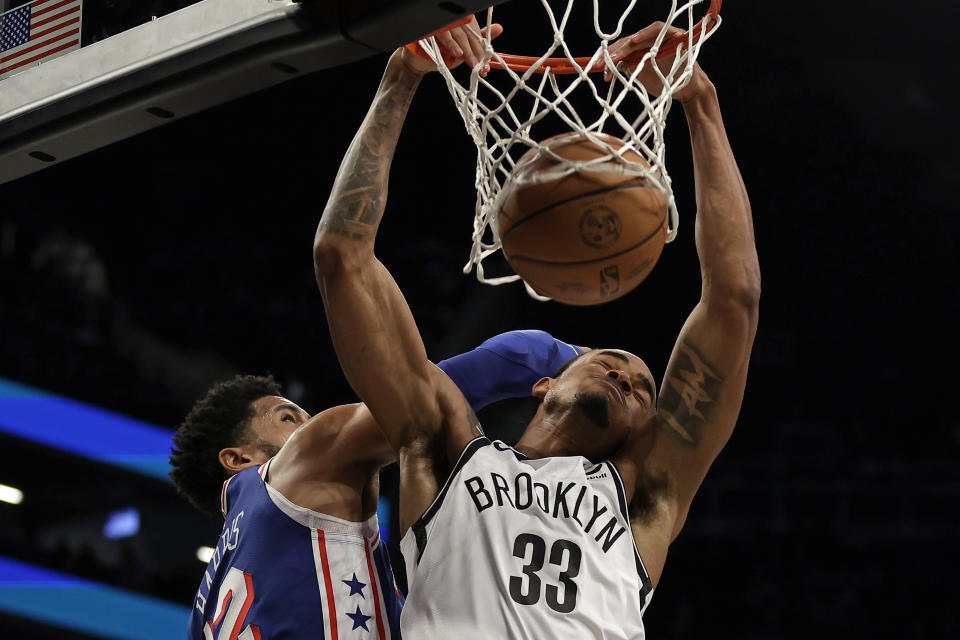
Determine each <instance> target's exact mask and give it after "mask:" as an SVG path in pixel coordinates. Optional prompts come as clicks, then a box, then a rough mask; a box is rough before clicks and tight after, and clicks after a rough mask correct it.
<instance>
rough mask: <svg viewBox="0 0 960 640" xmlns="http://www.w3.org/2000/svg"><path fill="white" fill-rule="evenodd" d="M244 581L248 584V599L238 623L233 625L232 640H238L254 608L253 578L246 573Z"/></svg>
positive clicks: (244, 602)
mask: <svg viewBox="0 0 960 640" xmlns="http://www.w3.org/2000/svg"><path fill="white" fill-rule="evenodd" d="M243 581H244V582H246V583H247V597H246V599H245V600H244V601H243V608H242V609H240V615H238V616H237V622H236V624H234V625H233V631H231V632H230V640H237V636H239V635H240V631H241V629H243V623H244V622H245V621H246V619H247V614H248V613H250V607H252V606H253V598H254V595H253V576H252V575H250V574H249V573H247V572H246V571H244V572H243Z"/></svg>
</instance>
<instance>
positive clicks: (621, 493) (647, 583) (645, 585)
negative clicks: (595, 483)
mask: <svg viewBox="0 0 960 640" xmlns="http://www.w3.org/2000/svg"><path fill="white" fill-rule="evenodd" d="M604 464H605V465H607V467H608V468H609V469H610V474H611V475H612V476H613V484H614V486H615V487H616V488H617V498H618V500H617V501H618V502H619V503H620V513H622V514H623V517H624V518H625V519H626V521H627V525H628V526H629V525H630V511H629V509H628V505H627V492H626V490H625V489H624V486H623V478H622V477H620V471H619V470H618V469H617V467H616V465H615V464H613V463H612V462H610V461H609V460H608V461H607V462H605V463H604ZM630 540H632V541H633V554H634V559H635V560H636V564H637V574H639V575H640V606H641V607H642V606H643V605H644V603H646V601H647V596H648V595H649V594H650V592H651V591H653V582H652V581H651V580H650V574H649V573H647V566H646V565H645V564H643V558H641V557H640V549H638V548H637V540H636V538H634V537H633V528H632V527H631V530H630Z"/></svg>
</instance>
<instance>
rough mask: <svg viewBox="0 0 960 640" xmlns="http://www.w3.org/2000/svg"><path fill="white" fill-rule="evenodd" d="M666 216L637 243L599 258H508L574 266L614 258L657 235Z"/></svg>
mask: <svg viewBox="0 0 960 640" xmlns="http://www.w3.org/2000/svg"><path fill="white" fill-rule="evenodd" d="M666 218H667V216H666V214H664V215H663V216H661V217H660V224H659V225H658V226H657V228H656V230H654V232H653V233H651V234H650V235H648V236H647V237H646V238H643V239H642V240H640V242H638V243H636V244H634V245H632V246H629V247H627V248H626V249H623V250H621V251H618V252H616V253H611V254H610V255H608V256H603V257H601V258H591V259H590V260H573V261H570V262H565V261H563V260H543V259H541V258H529V257H527V256H509V260H511V261H513V260H526V261H527V262H536V263H537V264H557V265H564V266H574V265H578V264H590V263H592V262H602V261H604V260H610V259H611V258H616V257H617V256H622V255H623V254H625V253H630V252H631V251H633V250H634V249H636V248H637V247H640V246H643V245H645V244H646V243H647V242H649V241H650V239H651V238H653V237H654V236H655V235H657V234H658V233H660V230H661V229H663V224H664V222H666Z"/></svg>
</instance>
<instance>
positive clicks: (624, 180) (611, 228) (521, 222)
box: [496, 133, 668, 305]
mask: <svg viewBox="0 0 960 640" xmlns="http://www.w3.org/2000/svg"><path fill="white" fill-rule="evenodd" d="M595 135H596V136H597V137H598V138H602V139H603V140H605V141H606V142H607V143H608V144H609V145H610V146H611V147H613V148H614V149H619V148H620V147H621V146H622V145H623V144H624V143H623V141H622V140H619V139H618V138H614V137H613V136H609V135H605V134H595ZM542 145H543V146H545V147H549V148H550V149H551V150H552V151H553V152H554V153H555V154H556V155H557V156H559V157H560V158H562V159H563V160H569V161H588V160H592V159H597V158H602V157H604V156H606V155H608V152H607V151H606V150H605V149H604V148H603V147H601V146H600V145H598V144H596V143H595V142H591V141H590V140H588V139H587V138H586V137H584V136H582V135H576V134H573V133H566V134H562V135H559V136H554V137H552V138H550V139H548V140H545V141H544V142H543V143H542ZM538 151H539V150H538V149H531V150H530V151H528V152H527V153H526V154H525V155H524V156H523V157H522V158H521V159H520V160H519V161H518V162H517V165H516V166H515V167H514V169H513V172H512V173H511V177H510V179H509V180H508V181H507V184H506V185H505V186H504V191H503V193H502V194H501V200H500V203H501V204H500V209H499V211H498V212H497V214H496V220H497V230H498V233H499V237H500V241H501V248H502V250H503V254H504V257H506V259H507V262H509V263H510V266H511V267H512V268H513V270H514V271H515V272H516V273H517V274H518V275H519V276H520V277H521V278H523V279H524V280H525V281H526V282H527V284H529V285H530V286H531V287H533V289H534V290H536V291H537V292H538V293H539V294H541V295H544V296H549V297H551V298H553V299H554V300H557V301H558V302H563V303H565V304H570V305H594V304H601V303H603V302H609V301H611V300H616V299H617V298H619V297H620V296H623V295H625V294H626V293H628V292H629V291H630V290H632V289H633V288H634V287H636V286H637V285H638V284H640V283H641V282H642V281H643V280H644V278H646V277H647V275H648V274H649V273H650V271H651V270H652V269H653V266H654V265H655V264H656V263H657V259H658V258H659V257H660V252H661V251H663V244H664V241H665V240H666V234H667V219H668V210H667V202H666V198H665V197H664V195H663V193H662V192H661V191H660V190H659V189H658V188H657V187H656V185H654V184H653V183H651V182H650V181H649V180H646V179H645V178H644V177H643V176H638V175H629V174H628V173H624V172H623V171H622V170H620V166H621V165H619V164H618V163H617V162H616V160H614V159H612V160H608V161H605V162H600V163H598V164H596V165H594V166H592V167H590V168H589V169H584V170H580V171H575V172H573V173H570V174H568V175H565V176H562V177H557V178H546V179H542V180H538V181H531V179H532V177H533V176H535V175H536V174H538V173H540V172H544V171H549V170H551V169H555V168H557V167H560V166H561V161H560V160H558V159H557V158H554V157H552V156H550V155H549V154H548V153H543V154H539V157H538ZM623 158H624V159H625V160H628V161H631V162H635V163H638V164H643V166H644V167H648V166H649V165H648V164H647V162H646V161H645V160H644V159H643V158H642V157H641V156H640V154H639V153H637V152H636V151H634V150H632V149H630V150H627V151H626V152H625V153H624V154H623Z"/></svg>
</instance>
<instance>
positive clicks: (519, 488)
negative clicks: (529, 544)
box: [463, 472, 627, 557]
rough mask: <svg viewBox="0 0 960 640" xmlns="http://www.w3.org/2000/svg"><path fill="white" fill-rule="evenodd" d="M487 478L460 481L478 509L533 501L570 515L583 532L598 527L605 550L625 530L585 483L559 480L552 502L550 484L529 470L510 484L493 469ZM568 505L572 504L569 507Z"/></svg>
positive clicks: (560, 515) (525, 506)
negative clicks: (533, 475)
mask: <svg viewBox="0 0 960 640" xmlns="http://www.w3.org/2000/svg"><path fill="white" fill-rule="evenodd" d="M486 477H488V478H489V480H488V481H485V477H482V476H479V475H476V476H471V477H469V478H467V479H465V480H464V481H463V484H464V486H465V487H466V489H467V493H468V494H469V495H470V498H471V500H472V501H473V505H474V506H475V507H476V508H477V511H478V512H483V511H486V510H487V509H489V508H491V507H500V508H511V509H516V510H518V511H524V510H527V509H531V508H533V505H534V504H535V505H536V508H538V509H540V510H541V511H543V513H545V514H547V515H552V516H553V517H554V518H569V519H570V520H572V521H574V522H576V523H577V524H578V525H579V526H580V527H581V528H582V529H583V531H584V532H585V533H591V530H593V529H594V526H597V527H598V529H597V533H596V534H595V535H594V536H593V538H594V540H596V541H597V542H599V543H600V546H601V548H602V549H603V552H604V553H607V552H609V551H610V549H611V548H612V547H613V545H614V544H616V543H617V541H618V540H619V539H620V537H621V536H622V535H623V534H624V533H625V532H626V530H627V529H626V527H624V526H623V525H622V524H621V523H620V521H619V520H618V519H617V517H616V514H615V513H614V511H612V510H611V509H610V508H608V507H607V506H606V505H604V504H602V502H601V500H600V496H598V495H597V494H596V493H594V492H593V491H592V489H591V488H590V487H589V486H588V485H585V484H582V483H577V482H564V481H562V480H560V481H558V482H557V483H556V486H555V487H554V491H553V492H552V496H553V502H552V503H551V500H550V498H551V491H550V487H548V486H547V485H545V484H542V483H540V482H533V478H532V477H531V476H530V474H528V473H518V474H516V476H514V478H513V482H512V483H511V482H510V480H508V479H507V478H506V477H504V476H503V475H501V474H499V473H496V472H491V473H489V474H488V475H487V476H486ZM574 496H576V497H575V498H574ZM587 496H590V498H587ZM570 504H573V509H572V510H571V509H570ZM581 512H582V519H581ZM601 541H602V542H601ZM518 557H522V556H518Z"/></svg>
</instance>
